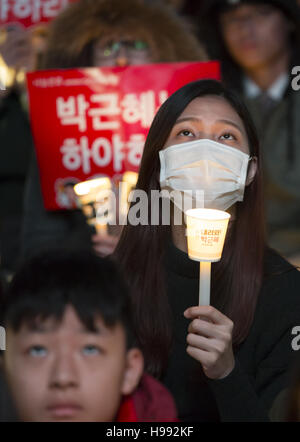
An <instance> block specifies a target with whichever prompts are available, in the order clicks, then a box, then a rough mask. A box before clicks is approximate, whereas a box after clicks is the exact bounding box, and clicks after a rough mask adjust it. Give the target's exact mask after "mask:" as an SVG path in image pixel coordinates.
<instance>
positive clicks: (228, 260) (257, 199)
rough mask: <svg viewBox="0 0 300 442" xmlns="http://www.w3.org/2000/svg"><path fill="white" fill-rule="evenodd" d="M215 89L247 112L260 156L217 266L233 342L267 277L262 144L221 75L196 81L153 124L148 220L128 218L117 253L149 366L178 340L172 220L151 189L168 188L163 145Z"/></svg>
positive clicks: (146, 159)
mask: <svg viewBox="0 0 300 442" xmlns="http://www.w3.org/2000/svg"><path fill="white" fill-rule="evenodd" d="M207 95H215V96H217V97H222V98H224V100H226V101H227V102H228V103H229V104H230V105H231V106H232V107H233V109H234V110H235V111H236V112H237V114H238V115H239V116H240V118H241V119H242V121H243V123H244V126H245V130H246V133H247V137H248V141H249V146H250V155H251V156H255V157H257V161H258V169H257V173H256V176H255V178H254V180H253V182H252V183H251V184H250V185H249V186H247V187H246V190H245V195H244V201H243V202H242V203H237V220H236V222H235V223H234V224H235V225H234V227H233V228H232V229H233V231H232V234H231V235H230V237H229V239H228V240H227V241H226V243H225V246H224V252H223V258H222V260H221V261H220V262H219V263H216V264H214V266H213V272H212V303H213V305H214V306H215V307H217V308H219V309H220V310H221V311H222V312H223V313H224V314H226V315H227V316H228V317H229V318H231V319H232V321H233V322H234V333H233V343H234V345H235V346H237V345H238V344H240V343H241V342H242V341H243V340H244V339H245V338H246V336H247V334H248V332H249V329H250V327H251V324H252V320H253V315H254V311H255V307H256V301H257V297H258V294H259V290H260V287H261V283H262V276H263V257H264V246H265V230H264V219H263V196H262V195H263V190H262V172H261V158H260V152H259V143H258V138H257V135H256V131H255V128H254V125H253V123H252V120H251V117H250V115H249V113H248V111H247V109H246V108H245V106H244V105H243V104H242V102H241V101H240V100H239V99H238V98H237V97H236V95H234V94H233V93H231V92H230V91H228V90H227V89H225V87H224V86H223V85H222V84H221V83H220V82H217V81H214V80H201V81H196V82H193V83H189V84H187V85H186V86H184V87H182V88H181V89H179V90H178V91H177V92H175V93H174V94H173V95H172V96H171V97H170V98H169V99H168V100H167V101H166V102H165V103H164V104H163V105H162V106H161V108H160V110H159V111H158V113H157V115H156V117H155V119H154V121H153V123H152V126H151V128H150V131H149V134H148V137H147V140H146V144H145V148H144V153H143V157H142V162H141V168H140V173H139V178H138V182H137V187H136V188H137V189H141V190H144V191H145V192H146V193H147V194H148V201H149V203H148V205H149V207H148V213H149V222H148V225H147V226H145V225H137V226H132V225H127V226H125V227H124V230H123V232H122V235H121V239H120V241H119V244H118V246H117V249H116V252H115V257H116V259H118V261H119V262H120V263H121V266H122V268H123V271H124V274H125V275H126V276H127V279H128V283H129V285H130V287H131V293H132V296H133V306H134V319H135V324H136V330H137V334H138V338H139V340H140V344H141V346H142V348H143V351H144V355H145V358H146V364H147V365H146V366H147V369H148V370H149V371H150V372H151V373H153V374H158V373H161V371H162V370H163V368H164V366H165V364H166V361H167V357H168V351H169V347H170V342H171V336H172V333H171V328H170V320H169V319H170V311H169V305H168V302H167V296H166V287H165V275H164V270H163V268H164V265H163V260H164V252H165V249H166V242H167V240H168V238H169V235H170V227H169V226H163V225H158V226H154V225H153V226H152V225H151V222H150V220H151V206H150V201H151V197H150V194H151V190H155V189H156V190H160V184H159V173H160V162H159V151H160V150H161V149H162V148H163V146H164V144H165V143H166V141H167V138H168V136H169V134H170V131H171V129H172V128H173V126H174V124H175V122H176V120H177V119H178V117H179V116H180V115H181V113H182V112H183V111H184V109H185V108H186V107H187V106H188V104H189V103H190V102H191V101H192V100H194V99H195V98H197V97H205V96H207Z"/></svg>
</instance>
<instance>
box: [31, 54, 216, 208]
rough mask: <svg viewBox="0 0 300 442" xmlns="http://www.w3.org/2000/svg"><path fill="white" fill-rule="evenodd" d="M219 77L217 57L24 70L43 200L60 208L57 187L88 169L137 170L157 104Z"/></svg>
mask: <svg viewBox="0 0 300 442" xmlns="http://www.w3.org/2000/svg"><path fill="white" fill-rule="evenodd" d="M201 78H203V79H204V78H212V79H216V80H219V79H220V68H219V63H218V62H207V63H198V62H193V63H162V64H151V65H139V66H129V67H114V68H109V67H105V68H85V69H68V70H51V71H39V72H33V73H29V74H27V82H28V90H29V101H30V115H31V126H32V131H33V137H34V141H35V147H36V151H37V158H38V164H39V169H40V176H41V186H42V193H43V198H44V204H45V207H46V208H47V209H51V210H53V209H59V208H66V207H68V205H67V203H65V201H64V198H63V195H64V192H63V190H65V189H66V187H67V186H68V185H72V184H75V183H76V182H79V181H84V180H87V179H89V178H92V177H95V176H108V177H110V178H112V179H113V180H114V181H118V180H119V179H120V177H121V175H122V174H123V173H124V172H125V171H134V172H137V171H138V169H139V165H140V160H141V156H142V152H143V147H144V143H145V139H146V136H147V133H148V130H149V127H150V125H151V123H152V120H153V118H154V115H155V113H156V112H157V110H158V108H159V107H160V105H161V104H162V103H163V102H164V101H165V100H166V99H167V98H168V96H170V95H171V94H172V93H173V92H175V91H176V90H177V89H179V88H180V87H182V86H183V85H185V84H187V83H189V82H191V81H195V80H199V79H201Z"/></svg>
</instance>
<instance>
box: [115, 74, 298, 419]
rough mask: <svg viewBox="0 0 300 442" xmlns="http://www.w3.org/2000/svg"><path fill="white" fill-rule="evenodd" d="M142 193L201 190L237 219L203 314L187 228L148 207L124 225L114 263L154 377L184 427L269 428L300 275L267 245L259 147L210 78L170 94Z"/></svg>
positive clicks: (157, 124)
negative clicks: (139, 220) (128, 292)
mask: <svg viewBox="0 0 300 442" xmlns="http://www.w3.org/2000/svg"><path fill="white" fill-rule="evenodd" d="M137 189H138V190H143V191H145V192H146V193H147V195H148V196H149V200H150V194H151V191H152V190H160V189H166V190H172V191H174V190H175V191H176V190H177V191H179V192H180V193H181V194H183V193H184V191H187V190H188V191H194V192H195V191H196V190H203V191H204V207H206V208H218V209H222V210H225V209H227V210H228V211H229V212H230V213H231V214H232V218H231V220H232V221H231V223H230V227H229V232H228V235H227V238H226V241H225V245H224V251H223V256H222V260H221V261H220V262H218V263H215V264H214V265H213V266H212V287H211V306H209V307H199V306H197V305H198V287H199V285H198V284H199V265H198V263H196V262H194V261H191V260H189V258H188V255H187V244H186V237H185V226H184V225H179V226H176V225H174V224H172V223H171V226H167V225H162V222H161V223H160V224H159V225H156V226H154V225H151V205H150V204H149V207H148V216H149V223H148V225H147V226H146V225H137V226H133V225H130V224H129V225H128V226H125V228H124V230H123V232H122V236H121V239H120V242H119V244H118V247H117V249H116V252H115V257H116V259H118V260H119V262H120V263H121V265H122V267H123V270H124V273H125V275H126V276H127V278H128V282H129V284H130V286H131V288H132V293H133V305H134V309H135V321H136V327H137V332H138V336H139V338H140V342H141V345H142V347H143V351H144V354H145V357H146V363H147V368H148V370H149V371H150V372H151V373H154V374H156V375H158V376H160V378H161V379H162V380H163V381H164V383H165V384H166V386H167V387H168V388H169V389H170V391H171V392H172V393H173V395H174V397H175V400H176V402H177V407H178V409H179V418H180V419H182V420H184V421H219V420H223V421H240V420H248V421H257V420H262V421H264V420H268V412H269V410H270V408H271V406H272V402H273V401H274V399H275V398H276V396H277V395H278V394H279V393H280V391H281V390H282V389H283V388H284V387H285V385H286V382H287V380H286V371H287V370H288V366H289V363H290V360H291V358H292V354H293V350H292V347H291V342H292V338H293V336H292V329H293V327H294V326H297V324H299V320H300V298H299V290H300V274H299V273H298V272H297V270H296V269H295V268H294V267H292V266H291V265H290V264H289V263H288V262H286V261H285V260H284V259H283V258H281V257H280V256H279V255H278V254H277V253H276V252H275V251H272V250H270V249H268V248H267V247H266V245H265V236H264V220H263V210H262V204H263V201H262V176H261V157H260V152H259V143H258V139H257V136H256V132H255V130H254V126H253V123H252V121H251V118H250V117H249V114H248V112H247V110H246V109H245V107H244V106H243V105H242V104H241V102H240V101H239V100H238V99H237V98H236V97H235V96H234V95H233V94H232V93H230V92H228V91H227V90H226V89H225V88H224V87H223V86H222V84H221V83H218V82H215V81H212V80H205V81H199V82H194V83H190V84H188V85H186V86H184V87H183V88H181V89H180V90H179V91H177V92H176V93H175V94H173V95H172V96H171V97H170V98H169V99H168V100H167V101H166V102H165V103H164V105H163V106H162V107H161V109H160V110H159V112H158V113H157V115H156V117H155V119H154V121H153V124H152V126H151V128H150V131H149V134H148V137H147V140H146V144H145V148H144V154H143V158H142V164H141V169H140V174H139V179H138V183H137ZM189 194H191V192H189ZM132 207H133V206H132Z"/></svg>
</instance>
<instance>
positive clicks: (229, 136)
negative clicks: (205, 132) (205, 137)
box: [220, 133, 236, 140]
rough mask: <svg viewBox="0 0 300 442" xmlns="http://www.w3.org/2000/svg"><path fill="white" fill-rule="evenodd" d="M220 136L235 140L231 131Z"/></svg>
mask: <svg viewBox="0 0 300 442" xmlns="http://www.w3.org/2000/svg"><path fill="white" fill-rule="evenodd" d="M220 138H221V139H224V140H236V137H235V136H234V135H233V134H231V133H226V134H223V135H221V137H220Z"/></svg>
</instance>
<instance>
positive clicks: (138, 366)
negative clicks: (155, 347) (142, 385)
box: [121, 348, 144, 395]
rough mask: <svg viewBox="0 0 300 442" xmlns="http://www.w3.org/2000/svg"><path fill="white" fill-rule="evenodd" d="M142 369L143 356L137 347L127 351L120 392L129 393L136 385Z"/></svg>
mask: <svg viewBox="0 0 300 442" xmlns="http://www.w3.org/2000/svg"><path fill="white" fill-rule="evenodd" d="M143 371H144V357H143V354H142V352H141V350H140V349H139V348H131V349H130V350H128V351H127V355H126V367H125V373H124V377H123V384H122V388H121V391H122V394H124V395H129V394H131V393H133V391H134V390H135V389H136V387H137V386H138V384H139V382H140V379H141V377H142V375H143Z"/></svg>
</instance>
